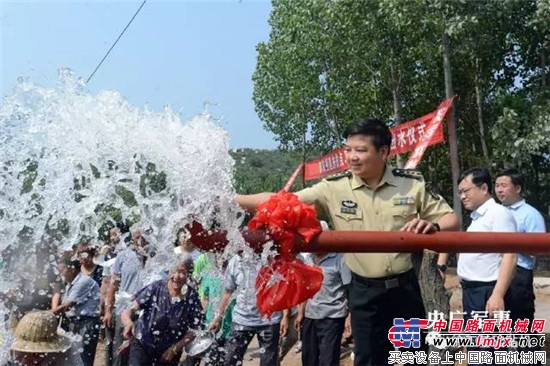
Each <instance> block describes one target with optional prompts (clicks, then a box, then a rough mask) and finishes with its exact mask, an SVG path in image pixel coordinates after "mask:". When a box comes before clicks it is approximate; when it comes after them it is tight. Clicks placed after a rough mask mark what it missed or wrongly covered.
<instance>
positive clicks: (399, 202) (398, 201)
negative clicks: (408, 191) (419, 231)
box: [393, 196, 414, 206]
mask: <svg viewBox="0 0 550 366" xmlns="http://www.w3.org/2000/svg"><path fill="white" fill-rule="evenodd" d="M393 205H394V206H405V205H414V198H412V197H411V196H405V197H395V198H394V199H393Z"/></svg>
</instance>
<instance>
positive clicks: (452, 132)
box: [443, 31, 462, 226]
mask: <svg viewBox="0 0 550 366" xmlns="http://www.w3.org/2000/svg"><path fill="white" fill-rule="evenodd" d="M449 43H450V40H449V36H448V35H447V32H445V31H443V70H444V72H445V95H446V97H447V98H452V97H454V95H455V92H454V88H453V77H452V72H451V46H450V44H449ZM447 129H448V131H449V146H450V148H451V173H452V177H453V209H454V211H455V213H456V214H457V216H458V219H459V220H460V225H461V226H462V203H461V202H460V197H458V184H457V181H458V176H459V167H458V145H457V139H456V122H455V108H454V105H451V109H450V111H449V114H448V115H447Z"/></svg>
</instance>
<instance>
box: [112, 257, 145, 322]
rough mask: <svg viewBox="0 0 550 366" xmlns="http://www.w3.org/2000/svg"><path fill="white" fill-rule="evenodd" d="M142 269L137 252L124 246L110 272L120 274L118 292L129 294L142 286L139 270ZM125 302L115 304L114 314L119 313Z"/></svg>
mask: <svg viewBox="0 0 550 366" xmlns="http://www.w3.org/2000/svg"><path fill="white" fill-rule="evenodd" d="M142 270H143V261H142V259H141V257H140V255H139V254H138V253H136V251H135V250H133V249H132V248H126V249H124V250H123V251H122V252H120V253H119V254H118V255H117V257H116V260H115V263H114V264H113V266H112V267H111V273H112V274H114V275H117V276H120V286H119V289H118V291H119V292H126V293H129V294H133V293H136V292H137V291H138V290H139V289H140V288H141V287H142V286H143V279H142V278H141V272H142ZM127 307H128V305H127V304H124V305H117V307H116V314H117V315H120V314H121V313H122V311H123V310H124V309H126V308H127Z"/></svg>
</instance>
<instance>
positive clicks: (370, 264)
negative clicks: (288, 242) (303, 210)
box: [296, 166, 453, 278]
mask: <svg viewBox="0 0 550 366" xmlns="http://www.w3.org/2000/svg"><path fill="white" fill-rule="evenodd" d="M394 171H395V173H394ZM398 171H399V170H393V169H392V168H391V167H389V166H386V169H385V171H384V174H383V176H382V179H381V180H380V183H379V184H378V185H377V186H376V187H370V186H368V185H367V184H366V183H365V182H364V181H363V180H362V179H361V178H359V177H357V176H355V175H353V174H352V173H351V172H347V174H343V175H341V176H340V177H338V178H336V179H324V180H322V181H321V182H319V183H317V184H316V185H314V186H313V187H310V188H306V189H303V190H301V191H299V192H297V193H296V195H297V196H298V198H299V199H300V201H302V202H305V203H309V204H315V205H316V207H317V209H318V210H320V211H321V212H322V213H323V214H324V215H325V216H327V217H328V218H329V219H330V221H331V222H332V225H333V227H334V228H335V229H336V230H368V231H394V230H399V229H400V228H401V227H402V226H403V225H405V224H406V223H407V222H409V221H411V220H412V219H415V218H420V219H424V220H427V221H432V222H437V221H438V220H439V219H440V218H441V217H442V216H444V215H446V214H448V213H451V212H453V210H452V209H451V207H450V206H449V205H448V204H447V202H445V200H444V199H443V198H442V197H441V196H439V195H437V194H435V193H433V192H431V191H430V190H429V189H428V188H427V187H426V183H425V182H424V180H423V179H422V176H420V175H416V174H415V175H412V173H411V174H399V173H398ZM344 258H345V261H346V264H347V265H348V267H349V268H350V269H351V271H352V272H353V273H356V274H358V275H360V276H363V277H368V278H380V277H386V276H390V275H396V274H401V273H404V272H407V271H408V270H410V269H411V268H412V260H411V254H410V253H346V254H345V256H344Z"/></svg>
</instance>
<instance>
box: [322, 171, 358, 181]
mask: <svg viewBox="0 0 550 366" xmlns="http://www.w3.org/2000/svg"><path fill="white" fill-rule="evenodd" d="M351 175H352V174H351V171H349V170H345V171H343V172H340V173H335V174H331V175H329V176H328V177H326V178H325V179H326V180H338V179H341V178H349V177H351Z"/></svg>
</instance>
